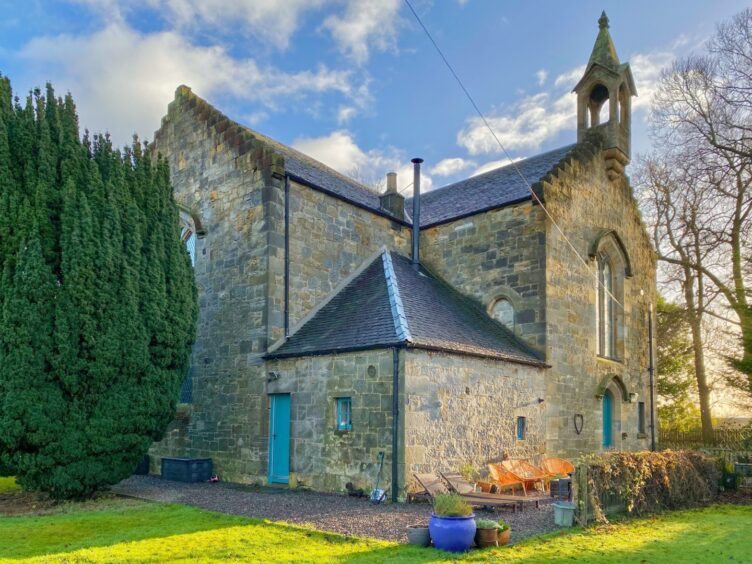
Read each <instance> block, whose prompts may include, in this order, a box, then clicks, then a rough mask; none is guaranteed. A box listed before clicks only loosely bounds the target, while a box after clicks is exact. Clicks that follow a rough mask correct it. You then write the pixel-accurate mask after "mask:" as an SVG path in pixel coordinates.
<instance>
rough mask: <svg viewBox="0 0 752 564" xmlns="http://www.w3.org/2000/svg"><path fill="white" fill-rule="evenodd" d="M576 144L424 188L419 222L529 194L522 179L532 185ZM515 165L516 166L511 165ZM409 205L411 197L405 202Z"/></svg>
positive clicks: (450, 216) (442, 219) (496, 205)
mask: <svg viewBox="0 0 752 564" xmlns="http://www.w3.org/2000/svg"><path fill="white" fill-rule="evenodd" d="M575 146H576V145H566V146H565V147H559V148H558V149H554V150H553V151H548V152H547V153H542V154H540V155H536V156H534V157H530V158H527V159H524V160H521V161H517V162H516V163H514V165H512V164H508V165H506V166H503V167H500V168H497V169H494V170H491V171H489V172H485V173H483V174H479V175H478V176H473V177H471V178H468V179H467V180H461V181H459V182H455V183H454V184H449V185H448V186H444V187H443V188H438V189H436V190H432V191H430V192H426V193H425V194H423V195H422V196H421V201H420V206H421V209H420V214H421V215H420V225H421V227H424V228H425V227H430V226H432V225H437V224H440V223H445V222H448V221H453V220H456V219H459V218H462V217H467V216H469V215H474V214H476V213H479V212H481V211H485V210H490V209H494V208H500V207H503V206H507V205H510V204H514V203H517V202H522V201H525V200H529V199H531V198H532V194H531V193H530V188H529V187H528V185H527V183H526V182H525V181H524V180H523V179H522V178H520V174H519V172H517V169H519V171H520V172H522V175H523V176H524V177H525V179H526V180H527V181H528V182H530V184H531V185H532V186H535V184H537V183H538V182H539V181H540V180H542V179H543V178H545V177H546V176H547V175H548V174H549V173H551V172H552V171H553V170H554V169H555V168H556V167H557V165H559V163H560V162H561V161H562V160H564V159H565V158H566V157H567V156H568V154H569V153H570V152H571V151H572V150H573V149H574V148H575ZM515 166H516V168H515ZM405 209H407V210H409V209H412V198H411V199H410V200H409V201H407V202H405Z"/></svg>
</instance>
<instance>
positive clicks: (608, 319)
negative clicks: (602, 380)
mask: <svg viewBox="0 0 752 564" xmlns="http://www.w3.org/2000/svg"><path fill="white" fill-rule="evenodd" d="M614 292H615V285H614V273H613V269H612V267H611V262H610V260H609V257H608V255H605V254H601V255H599V257H598V300H597V306H598V308H597V309H598V354H599V355H601V356H605V357H609V358H615V357H616V349H615V343H616V322H615V321H616V320H615V310H616V304H615V296H614Z"/></svg>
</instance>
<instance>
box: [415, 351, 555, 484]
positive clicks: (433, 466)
mask: <svg viewBox="0 0 752 564" xmlns="http://www.w3.org/2000/svg"><path fill="white" fill-rule="evenodd" d="M545 373H546V372H545V369H542V368H535V367H531V366H525V365H521V364H512V363H509V362H500V361H496V360H491V359H483V358H474V357H470V356H460V355H452V354H446V353H438V352H428V351H422V350H408V351H407V354H406V358H405V402H406V405H405V465H406V472H407V474H408V476H407V478H408V480H409V481H408V484H410V488H411V489H416V484H415V483H414V482H413V478H412V474H413V472H416V473H419V472H434V473H435V472H438V471H444V472H446V471H450V472H456V471H458V470H459V468H460V467H461V466H462V465H463V464H466V463H470V464H472V465H473V466H475V467H476V468H477V469H485V468H486V465H487V464H488V463H489V462H495V461H498V460H501V459H502V456H503V455H505V454H506V455H508V456H509V457H510V458H527V459H532V460H536V461H537V460H539V458H540V455H541V454H543V453H544V452H546V443H545V437H544V435H545V432H544V427H545V425H544V405H545V404H541V403H539V401H538V399H539V398H543V397H544V391H545V383H544V375H545ZM518 416H522V417H525V418H526V428H527V433H526V438H525V440H524V441H518V440H517V434H516V430H517V427H516V424H517V417H518Z"/></svg>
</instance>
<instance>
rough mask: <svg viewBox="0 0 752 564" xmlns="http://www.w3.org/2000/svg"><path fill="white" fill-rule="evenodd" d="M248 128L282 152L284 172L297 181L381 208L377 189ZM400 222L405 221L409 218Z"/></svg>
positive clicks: (375, 208)
mask: <svg viewBox="0 0 752 564" xmlns="http://www.w3.org/2000/svg"><path fill="white" fill-rule="evenodd" d="M247 129H248V130H249V132H250V133H251V134H252V135H253V136H254V137H256V138H257V139H258V140H259V141H263V142H264V143H266V144H267V145H269V146H270V147H272V148H273V149H274V150H275V151H277V152H278V153H280V154H281V155H282V156H283V157H284V159H285V170H286V171H287V172H288V173H290V174H291V175H292V176H293V177H297V179H298V180H301V181H303V182H305V183H308V184H312V185H314V186H316V187H318V188H321V189H323V190H326V191H328V192H332V193H333V194H335V195H337V196H340V197H342V198H345V199H347V200H351V201H353V202H355V203H357V204H360V205H361V206H365V207H366V208H370V209H373V210H377V211H378V210H380V209H381V207H380V206H381V204H380V200H379V194H378V193H377V192H375V191H374V190H372V189H370V188H368V187H367V186H365V185H363V184H361V183H360V182H358V181H356V180H353V179H352V178H348V177H347V176H345V175H344V174H340V173H339V172H337V171H336V170H334V169H333V168H330V167H328V166H326V165H325V164H324V163H321V162H319V161H317V160H316V159H314V158H312V157H309V156H308V155H306V154H305V153H301V152H300V151H298V150H296V149H293V148H292V147H289V146H287V145H285V144H284V143H280V142H279V141H276V140H274V139H272V138H271V137H267V136H266V135H262V134H261V133H258V132H256V131H253V130H252V129H250V128H247ZM401 219H403V220H406V218H401Z"/></svg>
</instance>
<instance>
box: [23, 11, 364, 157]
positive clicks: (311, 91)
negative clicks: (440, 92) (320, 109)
mask: <svg viewBox="0 0 752 564" xmlns="http://www.w3.org/2000/svg"><path fill="white" fill-rule="evenodd" d="M19 56H20V58H21V59H22V61H23V63H24V67H25V69H26V76H24V77H23V78H24V79H25V82H27V83H28V84H42V83H43V82H44V81H46V80H52V82H53V83H54V84H55V86H56V87H57V88H58V89H59V90H60V91H64V90H70V91H71V92H72V93H73V95H74V97H75V99H76V101H77V102H78V104H79V108H80V115H81V124H82V126H84V127H88V128H90V129H92V130H93V131H98V130H104V129H106V130H108V131H109V132H110V133H111V134H112V136H113V139H114V141H115V142H116V143H118V144H121V143H125V142H127V141H128V140H129V139H130V136H131V134H132V133H133V132H134V131H137V132H138V133H139V134H140V135H141V136H143V137H147V138H149V137H151V135H152V133H153V131H154V130H155V129H156V128H157V127H158V126H159V120H160V118H161V116H162V115H164V113H165V110H166V108H167V104H168V103H169V101H170V100H171V99H172V98H173V96H174V92H175V88H176V87H177V86H178V85H179V84H187V85H189V86H190V87H191V88H192V89H193V90H194V92H196V93H197V94H198V95H200V96H204V97H209V98H211V97H213V96H223V97H225V98H229V99H234V100H242V101H245V102H251V103H255V104H257V105H258V106H261V108H257V110H258V111H265V110H274V109H276V108H278V107H280V106H282V105H288V104H291V103H292V102H294V101H295V100H305V99H306V98H308V97H311V96H314V95H320V94H322V93H329V92H336V93H339V94H340V95H341V96H343V97H345V98H348V99H351V98H358V99H362V97H363V95H364V93H363V92H362V87H355V86H353V84H352V83H351V77H350V73H348V72H345V71H335V70H330V69H328V68H326V67H324V66H320V67H318V68H317V69H315V70H307V71H302V72H296V73H286V72H284V71H281V70H279V69H277V68H274V67H261V66H259V64H258V63H257V62H256V61H255V60H254V59H250V58H248V59H235V58H233V57H232V56H231V55H230V54H229V53H228V52H227V51H226V50H225V49H224V48H222V47H218V46H209V47H204V46H197V45H194V44H192V43H191V42H190V41H188V40H187V39H186V38H185V37H184V36H183V35H181V34H180V33H177V32H160V33H152V34H142V33H139V32H137V31H135V30H133V29H131V28H130V27H128V26H127V25H126V24H124V23H122V22H117V23H114V24H111V25H109V26H107V27H106V28H104V29H102V30H100V31H97V32H95V33H93V34H91V35H81V36H74V35H60V36H56V37H39V38H35V39H32V40H31V41H30V42H29V43H28V44H27V45H26V46H25V47H24V48H23V49H22V50H21V52H20V53H19ZM256 113H257V116H259V117H260V116H262V114H261V113H258V112H256Z"/></svg>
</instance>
